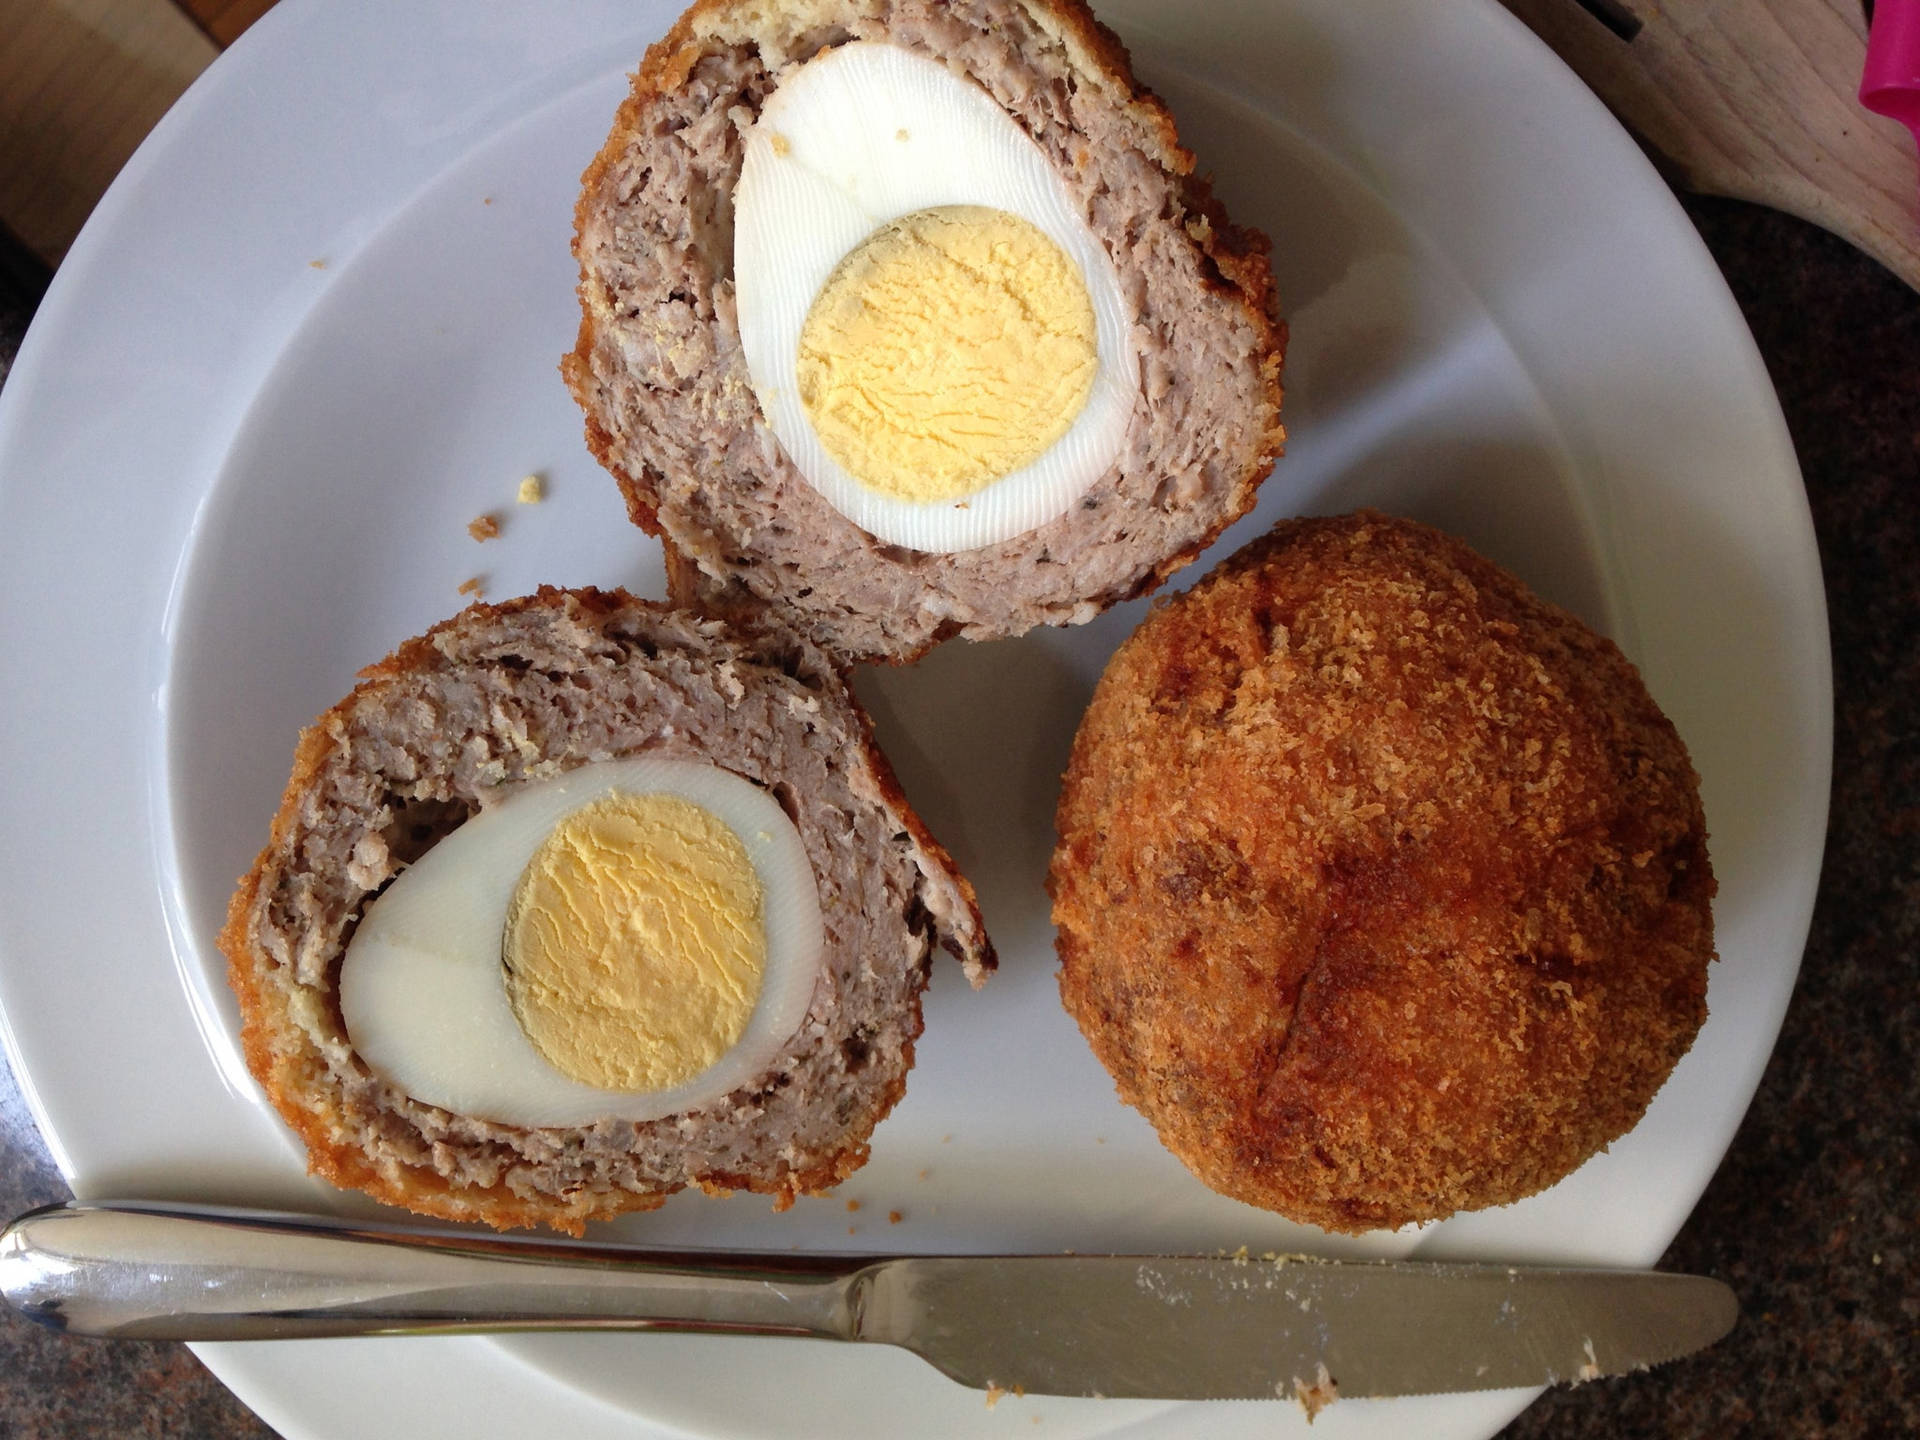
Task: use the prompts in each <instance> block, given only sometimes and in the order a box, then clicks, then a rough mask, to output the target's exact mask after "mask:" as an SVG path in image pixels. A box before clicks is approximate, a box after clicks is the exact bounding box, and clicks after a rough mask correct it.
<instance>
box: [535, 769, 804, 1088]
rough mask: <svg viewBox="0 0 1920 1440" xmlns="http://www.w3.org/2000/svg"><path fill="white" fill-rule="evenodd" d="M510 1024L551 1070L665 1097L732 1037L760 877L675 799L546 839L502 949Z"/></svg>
mask: <svg viewBox="0 0 1920 1440" xmlns="http://www.w3.org/2000/svg"><path fill="white" fill-rule="evenodd" d="M503 958H504V963H505V968H506V981H507V996H508V999H509V1000H510V1001H511V1003H512V1005H513V1013H514V1016H515V1018H516V1019H518V1020H519V1022H520V1028H521V1029H522V1030H524V1031H525V1032H526V1035H527V1038H528V1039H529V1040H530V1041H532V1042H533V1046H534V1048H535V1049H536V1050H538V1051H539V1052H540V1054H541V1056H542V1057H543V1058H544V1059H545V1060H546V1061H547V1063H548V1064H550V1065H552V1066H553V1067H554V1068H555V1069H557V1070H559V1071H560V1072H561V1073H563V1074H565V1075H568V1076H570V1077H571V1078H573V1079H575V1080H578V1081H581V1082H582V1083H583V1084H587V1085H597V1086H600V1087H601V1088H602V1089H607V1090H664V1089H666V1088H668V1087H669V1086H672V1085H677V1084H680V1083H681V1082H682V1081H685V1080H689V1079H691V1078H693V1077H694V1076H695V1075H698V1074H699V1073H700V1072H701V1071H702V1070H705V1069H706V1068H707V1067H708V1066H710V1065H712V1064H713V1063H714V1062H715V1061H717V1060H718V1059H719V1058H720V1057H721V1056H722V1055H724V1054H725V1053H726V1052H727V1051H728V1050H729V1049H730V1048H732V1046H733V1044H734V1042H736V1041H737V1040H738V1039H739V1038H740V1035H741V1032H742V1031H744V1030H745V1029H746V1026H747V1020H748V1019H749V1017H750V1016H751V1015H752V1013H753V1007H754V1002H755V1001H756V1000H757V999H758V998H759V995H760V986H761V981H762V978H763V976H764V975H765V972H766V963H767V938H766V929H765V925H764V921H763V918H762V896H761V889H760V879H759V876H758V875H757V874H756V873H755V872H754V869H753V864H752V861H751V860H749V858H748V856H747V851H746V847H745V846H744V845H742V844H741V843H740V837H739V836H738V835H736V834H734V832H733V830H732V829H731V828H730V827H728V826H727V825H726V824H725V823H724V822H723V821H721V820H720V819H719V818H718V817H717V816H715V815H714V814H713V813H712V812H711V811H708V810H706V809H704V808H702V807H701V806H699V805H695V804H694V803H693V802H691V801H689V800H683V799H681V798H680V797H679V796H677V795H661V794H651V795H628V794H616V795H610V796H607V797H606V798H604V799H602V800H598V801H595V802H594V803H593V804H591V805H588V806H585V807H584V808H582V809H579V810H576V811H574V812H573V814H571V815H569V816H567V817H566V819H564V820H562V821H561V822H560V823H559V824H558V825H557V826H555V827H554V830H553V833H552V834H550V835H549V836H548V837H547V838H546V840H545V842H544V843H542V845H541V846H540V848H539V849H538V850H536V851H535V852H534V855H533V858H532V859H531V860H530V861H528V862H527V868H526V870H525V871H524V872H523V873H522V875H521V877H520V883H519V884H518V885H517V886H516V887H515V890H514V895H513V901H512V903H511V905H510V906H509V907H508V910H507V927H506V936H505V940H504V944H503Z"/></svg>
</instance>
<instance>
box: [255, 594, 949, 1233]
mask: <svg viewBox="0 0 1920 1440" xmlns="http://www.w3.org/2000/svg"><path fill="white" fill-rule="evenodd" d="M435 638H436V641H437V643H438V645H439V647H440V649H441V651H442V653H443V655H444V657H445V659H446V660H447V661H448V662H449V663H448V664H447V665H444V666H440V665H436V666H433V667H430V668H425V669H420V668H415V669H409V670H407V671H405V672H404V673H401V674H399V675H396V676H392V677H389V679H388V680H387V681H386V682H385V683H381V684H378V685H377V686H376V687H374V688H373V690H372V693H370V694H369V693H368V692H367V691H366V690H364V689H363V691H362V692H360V693H359V694H358V695H356V697H355V700H356V703H353V704H350V705H349V706H346V707H342V709H341V710H338V711H335V712H334V713H333V714H331V715H330V716H329V717H327V721H326V722H325V725H326V729H327V732H328V736H327V738H328V739H329V740H330V741H331V742H332V752H331V754H329V755H328V756H327V757H326V758H325V760H324V762H323V763H322V764H321V766H320V767H319V768H318V770H317V772H316V773H313V774H312V775H311V776H310V777H309V779H308V783H307V784H306V786H305V788H304V790H303V791H302V792H301V793H300V794H299V795H298V797H297V808H296V811H295V814H294V822H293V824H292V826H291V827H290V829H289V830H288V831H287V832H286V833H284V834H282V835H279V836H277V837H276V840H277V843H276V845H275V847H274V848H273V850H272V851H270V852H269V856H268V857H267V864H266V869H265V873H264V875H263V879H262V883H261V885H260V887H259V889H258V891H257V893H256V895H255V898H254V902H253V905H254V908H253V912H252V915H251V917H250V926H249V928H250V930H251V935H252V939H253V942H254V946H253V948H254V950H255V952H256V954H259V955H261V956H262V957H263V960H264V962H265V963H264V964H261V965H260V969H261V977H260V978H261V981H262V984H263V986H264V987H269V988H271V989H273V990H275V991H277V992H278V996H277V998H278V999H279V1000H280V1001H281V1002H282V1003H283V1004H284V1007H285V1014H286V1016H287V1017H288V1024H287V1025H286V1026H285V1028H284V1029H283V1030H282V1031H281V1032H280V1033H279V1034H278V1035H277V1036H276V1037H275V1042H276V1043H275V1045H274V1050H275V1052H276V1053H275V1061H274V1063H275V1066H276V1068H277V1069H279V1070H280V1071H281V1075H280V1077H279V1078H280V1079H281V1081H282V1088H283V1089H286V1088H289V1085H288V1082H289V1081H290V1080H297V1081H298V1083H299V1084H300V1085H301V1086H303V1087H305V1088H304V1089H302V1090H296V1091H295V1093H303V1094H306V1095H309V1096H310V1097H312V1098H311V1099H310V1100H309V1101H308V1103H309V1104H311V1105H313V1106H314V1107H315V1109H316V1111H317V1113H322V1114H325V1115H327V1116H328V1120H329V1124H330V1126H331V1128H332V1130H333V1132H334V1138H335V1140H336V1143H348V1144H351V1145H354V1146H357V1147H358V1148H359V1149H360V1150H361V1151H363V1152H364V1155H365V1158H366V1162H367V1164H368V1165H369V1166H370V1167H371V1168H372V1170H373V1171H374V1172H376V1173H378V1174H382V1175H385V1176H388V1177H390V1178H391V1177H393V1176H395V1175H396V1174H399V1173H401V1172H404V1171H405V1170H407V1169H415V1170H421V1171H426V1172H430V1173H431V1174H432V1175H436V1176H438V1177H440V1178H441V1179H442V1180H444V1181H445V1182H447V1183H448V1184H449V1185H451V1186H454V1187H469V1186H471V1187H479V1188H482V1189H494V1188H496V1187H504V1188H505V1189H506V1190H507V1191H509V1192H511V1193H512V1194H514V1195H516V1196H519V1197H521V1198H522V1199H529V1200H542V1201H545V1200H557V1201H562V1202H568V1203H571V1202H573V1201H575V1200H577V1199H579V1198H580V1197H582V1196H591V1195H595V1194H601V1193H608V1192H642V1193H644V1192H657V1193H662V1194H664V1193H665V1192H668V1191H670V1190H673V1189H677V1188H679V1187H681V1186H684V1185H687V1184H690V1183H702V1182H704V1183H708V1184H714V1185H736V1184H737V1185H748V1184H751V1186H752V1188H755V1189H761V1190H775V1191H778V1190H781V1189H782V1188H783V1187H786V1186H788V1184H789V1183H790V1182H793V1181H804V1179H805V1177H807V1176H809V1175H814V1176H816V1177H818V1176H820V1175H827V1176H829V1177H831V1178H838V1173H837V1172H838V1171H840V1170H844V1169H847V1168H851V1166H850V1165H847V1164H846V1163H845V1159H846V1156H847V1154H848V1152H849V1151H850V1150H860V1148H861V1146H862V1142H864V1140H865V1137H866V1135H867V1134H868V1133H869V1132H870V1131H871V1128H872V1126H873V1124H874V1123H875V1122H876V1121H877V1120H878V1119H879V1117H880V1116H881V1115H883V1114H884V1113H885V1112H886V1110H887V1109H888V1108H889V1107H890V1106H891V1105H892V1103H893V1102H894V1100H895V1099H897V1097H898V1095H899V1093H900V1089H901V1087H902V1085H903V1083H904V1076H905V1072H906V1070H907V1068H908V1066H909V1065H910V1064H911V1060H912V1042H913V1039H914V1037H915V1036H916V1035H917V1034H918V1032H919V1029H920V1015H919V995H920V991H921V989H922V988H923V987H924V985H925V983H926V978H927V971H928V966H929V963H930V958H931V954H932V950H933V948H934V943H935V940H936V939H937V938H938V936H939V933H940V931H941V930H942V928H943V923H942V921H941V919H940V912H942V911H944V912H946V915H947V917H948V919H949V920H950V921H954V922H956V923H957V924H958V925H959V926H961V927H964V925H965V923H966V922H965V920H964V916H963V912H964V910H965V908H966V905H965V900H964V897H962V896H960V895H959V894H958V893H957V891H955V890H954V888H953V886H954V882H953V880H952V877H951V876H950V875H948V874H947V873H946V872H944V870H943V869H942V868H941V866H940V865H939V863H938V862H937V861H935V860H933V859H932V858H931V857H929V856H928V854H927V852H926V851H925V850H924V849H923V848H922V847H921V845H920V843H919V841H918V840H917V839H916V837H915V835H914V833H913V831H912V828H911V824H910V822H909V821H908V820H907V819H906V818H905V817H904V816H903V814H902V813H901V811H900V810H899V808H898V807H897V806H896V805H895V804H894V803H893V802H892V801H890V800H889V799H888V798H887V795H886V791H885V787H884V785H883V782H882V778H881V777H880V776H879V775H877V774H876V772H875V770H874V768H873V764H872V761H871V760H870V758H869V752H868V748H867V740H866V736H865V733H864V727H863V724H862V722H861V721H860V720H859V719H858V717H857V714H856V713H855V712H853V711H852V710H851V709H850V707H849V705H848V702H847V700H846V698H845V693H844V691H843V689H842V688H841V685H840V682H839V680H838V679H837V678H836V677H835V676H834V675H833V674H832V672H831V671H830V670H829V669H828V668H827V667H826V665H825V664H824V662H823V661H822V660H820V659H819V657H818V656H817V653H816V652H811V651H801V650H792V651H789V653H787V654H785V655H776V654H774V653H772V652H771V651H769V650H762V651H761V652H759V653H755V652H753V651H752V650H749V649H745V648H742V647H740V646H737V645H735V644H734V643H732V642H731V641H729V640H725V639H722V638H720V637H719V632H718V631H717V628H716V627H714V626H712V625H711V624H701V623H698V622H694V621H691V620H688V619H686V618H685V617H682V616H677V615H671V614H663V613H661V612H657V611H653V610H650V609H646V608H644V607H639V606H635V607H633V608H632V609H630V610H627V611H616V612H615V613H614V614H612V615H611V616H606V617H597V618H596V617H594V616H592V615H589V614H586V613H584V612H579V611H566V610H559V611H538V610H536V611H528V612H523V613H521V614H518V615H512V616H509V617H505V618H504V619H503V620H500V621H497V622H496V623H494V624H492V625H490V626H487V627H485V628H483V629H481V630H480V631H479V632H478V633H473V634H467V633H461V632H453V633H443V634H441V635H439V636H436V637H435ZM642 749H645V750H649V751H652V752H655V753H662V754H670V755H678V756H682V757H685V758H693V759H701V760H706V761H710V762H712V763H716V764H719V765H722V766H724V767H725V768H727V769H729V770H732V771H734V772H735V773H738V774H741V775H744V776H746V777H747V778H749V779H751V780H754V781H756V782H758V783H761V784H764V785H766V786H767V787H768V788H769V789H770V790H771V791H772V793H773V794H774V795H775V796H776V798H778V799H779V800H780V802H781V804H782V805H783V807H784V808H786V809H787V810H788V812H789V814H790V815H791V816H792V817H793V819H794V821H795V825H796V828H797V829H798V831H799V833H800V835H801V837H802V840H803V842H804V844H805V846H806V850H807V854H808V856H809V858H810V859H811V861H812V864H813V868H814V871H815V873H816V875H817V876H819V877H820V878H821V910H822V918H823V922H824V925H825V928H826V935H825V942H826V943H825V961H824V970H823V974H822V977H821V980H820V982H819V986H818V988H817V990H816V992H815V996H814V1002H813V1005H812V1007H811V1009H810V1010H809V1012H808V1014H807V1017H806V1019H805V1020H804V1022H803V1023H802V1025H801V1028H800V1030H799V1032H798V1033H797V1034H796V1035H795V1036H794V1038H793V1039H792V1041H791V1042H790V1044H789V1045H788V1046H787V1048H786V1050H785V1052H784V1053H783V1056H782V1058H781V1059H780V1061H778V1062H777V1063H776V1065H775V1066H774V1068H773V1069H772V1070H771V1071H770V1072H769V1073H768V1074H767V1075H766V1076H765V1077H764V1079H763V1080H762V1081H761V1082H759V1083H757V1084H755V1085H753V1086H750V1087H746V1088H744V1089H742V1090H739V1091H736V1092H734V1093H733V1094H732V1095H730V1096H728V1097H726V1098H725V1099H724V1100H723V1101H719V1102H716V1103H714V1104H711V1105H709V1106H707V1107H704V1108H702V1109H698V1110H694V1111H690V1112H687V1113H684V1114H681V1115H677V1116H672V1117H668V1118H665V1119H661V1120H656V1121H651V1122H645V1123H635V1122H631V1121H612V1120H609V1121H603V1122H600V1123H598V1124H596V1125H593V1126H591V1127H588V1128H585V1129H580V1130H561V1129H554V1130H545V1129H525V1128H519V1127H515V1126H510V1125H502V1124H497V1123H493V1122H488V1121H482V1120H474V1119H469V1118H466V1117H462V1116H459V1115H453V1114H449V1113H448V1112H446V1111H443V1110H440V1109H437V1108H435V1107H433V1106H429V1105H424V1104H421V1103H418V1102H416V1101H414V1100H411V1099H409V1098H408V1097H407V1096H406V1095H404V1094H402V1093H400V1092H399V1091H398V1090H397V1089H396V1088H395V1087H393V1086H392V1085H390V1084H388V1083H387V1082H385V1081H382V1080H380V1079H379V1078H378V1077H376V1076H374V1075H373V1074H371V1073H370V1072H369V1071H368V1070H367V1069H366V1067H365V1066H364V1065H363V1064H362V1063H361V1062H360V1061H359V1059H358V1058H357V1057H356V1056H355V1055H354V1053H353V1050H352V1048H351V1046H350V1044H349V1042H348V1038H347V1035H346V1033H345V1029H344V1026H343V1024H342V1022H341V1019H340V1015H339V1010H338V1006H337V1003H336V997H335V982H336V979H337V975H338V972H339V965H340V960H341V956H342V954H343V952H344V950H345V947H346V943H347V941H348V939H349V938H350V936H351V933H352V930H353V926H354V924H355V923H356V922H357V919H358V917H359V915H360V914H361V912H362V911H363V910H364V908H365V906H366V904H367V902H368V901H369V900H371V899H372V898H373V896H374V894H376V893H377V892H378V890H379V889H380V887H381V886H383V885H384V884H385V883H386V882H387V881H388V880H389V879H390V878H391V877H392V876H393V875H394V874H396V873H397V872H398V871H399V869H400V868H402V867H403V866H404V864H406V863H407V862H408V861H410V860H412V859H414V858H417V856H418V855H420V854H422V853H424V852H425V850H426V849H427V848H428V847H429V846H430V845H431V844H432V843H433V842H434V841H435V840H436V839H438V838H440V837H441V836H443V835H444V834H446V833H448V832H450V831H451V830H452V829H453V828H455V827H456V826H457V825H458V823H459V822H460V821H461V820H462V819H463V818H465V816H466V815H468V814H471V813H472V812H473V811H475V810H477V809H478V808H480V807H482V806H484V805H486V804H487V803H489V800H490V799H492V798H494V797H497V796H499V795H500V794H501V793H502V791H503V790H505V789H507V788H509V787H512V786H514V785H516V784H518V783H520V782H522V781H526V780H534V779H540V778H544V777H546V776H549V775H551V774H554V773H557V772H559V771H562V770H565V769H568V768H571V767H572V766H574V765H577V764H582V763H585V762H587V761H591V760H601V759H608V758H614V757H617V756H620V755H624V754H630V753H634V752H636V751H639V750H642ZM256 963H259V962H256ZM859 1158H864V1152H863V1151H861V1154H860V1157H859ZM856 1163H857V1162H856ZM815 1183H817V1179H816V1182H815Z"/></svg>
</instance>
